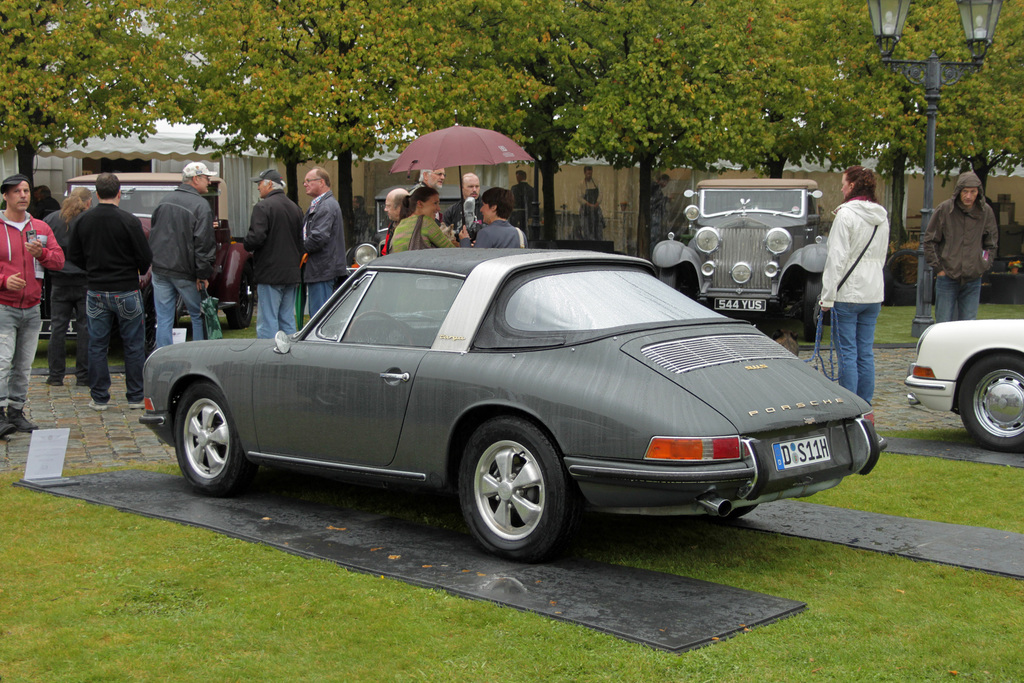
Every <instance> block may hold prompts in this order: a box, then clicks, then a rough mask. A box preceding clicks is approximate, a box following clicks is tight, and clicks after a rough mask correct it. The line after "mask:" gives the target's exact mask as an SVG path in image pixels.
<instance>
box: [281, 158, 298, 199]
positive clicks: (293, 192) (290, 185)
mask: <svg viewBox="0 0 1024 683" xmlns="http://www.w3.org/2000/svg"><path fill="white" fill-rule="evenodd" d="M284 176H285V177H284V182H285V185H286V186H287V189H288V199H290V200H292V201H293V202H295V203H296V204H298V203H299V162H297V161H293V160H291V159H285V160H284Z"/></svg>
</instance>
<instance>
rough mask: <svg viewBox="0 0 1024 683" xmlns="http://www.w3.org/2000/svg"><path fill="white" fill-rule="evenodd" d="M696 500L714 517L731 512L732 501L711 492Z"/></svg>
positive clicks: (723, 515)
mask: <svg viewBox="0 0 1024 683" xmlns="http://www.w3.org/2000/svg"><path fill="white" fill-rule="evenodd" d="M697 502H698V503H699V504H700V506H701V507H703V508H704V509H705V510H707V511H708V512H710V513H711V514H713V515H715V516H716V517H725V516H726V515H727V514H729V513H730V512H732V503H730V502H729V501H727V500H726V499H725V498H722V497H721V496H717V495H715V494H713V493H705V494H704V495H703V496H701V497H700V498H698V499H697Z"/></svg>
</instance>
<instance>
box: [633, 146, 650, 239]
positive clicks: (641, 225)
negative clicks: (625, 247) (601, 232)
mask: <svg viewBox="0 0 1024 683" xmlns="http://www.w3.org/2000/svg"><path fill="white" fill-rule="evenodd" d="M653 166H654V157H653V156H643V157H641V158H640V205H639V206H637V211H636V254H634V256H639V257H640V258H649V257H650V255H651V175H652V171H653Z"/></svg>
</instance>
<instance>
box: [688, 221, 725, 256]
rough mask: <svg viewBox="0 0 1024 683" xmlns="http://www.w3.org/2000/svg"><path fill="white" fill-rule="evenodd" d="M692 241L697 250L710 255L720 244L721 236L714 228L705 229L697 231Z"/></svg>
mask: <svg viewBox="0 0 1024 683" xmlns="http://www.w3.org/2000/svg"><path fill="white" fill-rule="evenodd" d="M693 241H694V242H696V243H697V248H698V249H700V250H701V251H703V252H704V253H705V254H710V253H711V252H713V251H714V250H715V249H718V245H719V244H721V243H722V236H721V235H719V234H718V231H717V230H715V229H714V228H707V227H705V228H701V229H700V230H698V231H697V234H696V235H694V237H693Z"/></svg>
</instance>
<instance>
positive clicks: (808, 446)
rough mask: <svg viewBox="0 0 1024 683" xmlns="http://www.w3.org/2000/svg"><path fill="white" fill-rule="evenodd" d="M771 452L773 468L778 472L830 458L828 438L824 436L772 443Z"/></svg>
mask: <svg viewBox="0 0 1024 683" xmlns="http://www.w3.org/2000/svg"><path fill="white" fill-rule="evenodd" d="M772 453H773V454H774V455H775V469H776V470H778V471H779V472H784V471H785V470H791V469H794V468H796V467H806V466H807V465H813V464H814V463H816V462H826V461H828V460H831V459H832V454H831V453H829V450H828V439H826V438H825V437H824V436H811V437H808V438H806V439H794V440H793V441H780V442H779V443H773V444H772Z"/></svg>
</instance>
